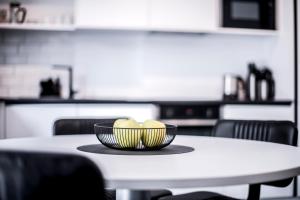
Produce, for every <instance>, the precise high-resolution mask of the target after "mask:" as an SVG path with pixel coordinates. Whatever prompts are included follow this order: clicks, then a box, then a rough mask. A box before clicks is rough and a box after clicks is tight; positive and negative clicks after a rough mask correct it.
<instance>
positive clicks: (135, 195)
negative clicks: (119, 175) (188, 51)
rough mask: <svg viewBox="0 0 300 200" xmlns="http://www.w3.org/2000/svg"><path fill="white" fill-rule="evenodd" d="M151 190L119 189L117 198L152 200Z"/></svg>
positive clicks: (121, 199)
mask: <svg viewBox="0 0 300 200" xmlns="http://www.w3.org/2000/svg"><path fill="white" fill-rule="evenodd" d="M150 199H151V195H150V191H146V190H126V189H119V190H117V196H116V200H150Z"/></svg>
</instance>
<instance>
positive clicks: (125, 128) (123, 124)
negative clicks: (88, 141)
mask: <svg viewBox="0 0 300 200" xmlns="http://www.w3.org/2000/svg"><path fill="white" fill-rule="evenodd" d="M113 134H114V136H115V138H116V140H117V143H118V144H119V145H120V146H121V147H122V148H135V147H137V146H138V144H139V143H140V140H141V137H142V135H143V129H142V127H141V125H140V124H139V123H138V122H136V121H135V120H134V119H118V120H116V121H115V122H114V125H113Z"/></svg>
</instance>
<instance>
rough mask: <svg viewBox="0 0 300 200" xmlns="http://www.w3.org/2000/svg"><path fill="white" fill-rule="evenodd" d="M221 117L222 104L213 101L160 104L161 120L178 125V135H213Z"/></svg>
mask: <svg viewBox="0 0 300 200" xmlns="http://www.w3.org/2000/svg"><path fill="white" fill-rule="evenodd" d="M219 117H220V105H219V104H215V103H211V102H208V103H201V104H198V103H193V102H192V103H187V104H177V103H168V104H160V105H159V120H160V121H162V122H163V123H166V124H173V125H177V135H198V136H211V131H212V129H213V127H214V125H215V123H216V122H217V120H218V119H219Z"/></svg>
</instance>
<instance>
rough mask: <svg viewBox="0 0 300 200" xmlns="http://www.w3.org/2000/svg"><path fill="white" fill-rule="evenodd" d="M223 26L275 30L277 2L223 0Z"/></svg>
mask: <svg viewBox="0 0 300 200" xmlns="http://www.w3.org/2000/svg"><path fill="white" fill-rule="evenodd" d="M222 11H223V26H224V27H232V28H255V29H273V30H274V29H275V28H276V27H275V0H223V8H222Z"/></svg>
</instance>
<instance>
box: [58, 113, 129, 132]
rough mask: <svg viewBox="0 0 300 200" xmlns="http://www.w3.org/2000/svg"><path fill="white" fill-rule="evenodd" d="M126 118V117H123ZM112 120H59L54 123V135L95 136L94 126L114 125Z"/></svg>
mask: <svg viewBox="0 0 300 200" xmlns="http://www.w3.org/2000/svg"><path fill="white" fill-rule="evenodd" d="M122 118H124V117H122ZM116 119H117V118H111V119H58V120H56V121H55V122H54V126H53V134H54V135H75V134H94V124H96V123H113V122H114V121H115V120H116Z"/></svg>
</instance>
